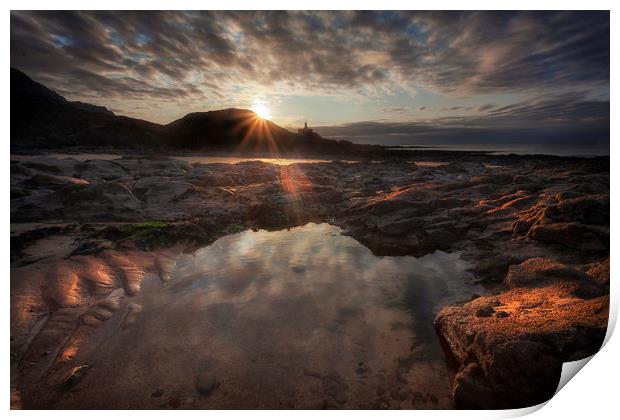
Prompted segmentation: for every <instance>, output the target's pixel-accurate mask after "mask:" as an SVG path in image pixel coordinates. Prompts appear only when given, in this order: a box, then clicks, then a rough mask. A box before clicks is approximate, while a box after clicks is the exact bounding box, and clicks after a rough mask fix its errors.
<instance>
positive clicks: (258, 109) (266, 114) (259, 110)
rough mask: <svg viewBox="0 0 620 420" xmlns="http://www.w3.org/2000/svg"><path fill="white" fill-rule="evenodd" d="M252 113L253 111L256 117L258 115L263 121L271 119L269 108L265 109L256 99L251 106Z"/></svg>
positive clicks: (262, 103) (261, 102) (263, 104)
mask: <svg viewBox="0 0 620 420" xmlns="http://www.w3.org/2000/svg"><path fill="white" fill-rule="evenodd" d="M252 111H254V112H255V113H256V115H258V116H259V117H261V118H262V119H264V120H270V119H271V111H270V110H269V108H267V106H266V105H265V103H264V102H263V101H260V100H258V99H257V100H255V101H254V104H252Z"/></svg>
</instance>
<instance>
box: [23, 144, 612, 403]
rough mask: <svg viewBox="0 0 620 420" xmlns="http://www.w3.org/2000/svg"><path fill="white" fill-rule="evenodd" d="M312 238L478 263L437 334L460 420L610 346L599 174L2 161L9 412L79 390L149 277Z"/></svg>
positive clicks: (514, 160) (391, 164)
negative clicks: (217, 253)
mask: <svg viewBox="0 0 620 420" xmlns="http://www.w3.org/2000/svg"><path fill="white" fill-rule="evenodd" d="M310 221H315V222H328V223H332V224H335V225H337V226H339V227H341V228H342V229H343V230H344V231H345V233H346V234H347V235H350V236H352V237H353V238H355V239H356V240H358V241H359V242H361V243H362V244H364V245H365V246H367V247H368V248H370V249H371V250H372V251H373V253H375V254H376V255H412V256H418V257H419V256H423V255H425V254H428V253H431V252H433V251H436V250H442V251H446V252H457V251H458V252H460V253H462V256H463V258H464V259H466V260H467V261H468V262H469V263H471V265H472V268H471V271H472V273H473V274H474V275H475V276H476V279H477V280H478V281H479V282H480V283H481V284H484V285H485V287H486V290H487V292H486V293H485V294H484V296H472V297H471V300H470V301H468V302H455V303H454V306H449V307H445V308H443V309H442V310H441V311H440V312H439V313H438V314H437V317H436V319H435V326H436V328H437V332H438V334H439V335H440V336H441V337H442V339H443V340H445V343H446V344H447V348H448V349H449V352H450V353H451V354H452V356H454V358H455V359H456V361H457V362H458V365H459V366H460V368H459V369H458V373H457V374H456V377H455V380H454V402H455V404H456V406H457V407H463V408H513V407H523V406H528V405H533V404H537V403H540V402H543V401H545V400H547V399H548V398H550V397H551V396H552V395H553V392H554V391H555V388H556V386H557V383H558V381H559V376H560V370H561V364H562V363H563V362H566V361H571V360H576V359H580V358H583V357H586V356H589V355H591V354H593V353H595V352H596V351H597V350H598V349H599V348H600V346H601V344H602V341H603V338H604V336H605V331H606V327H607V318H608V308H609V160H608V159H603V158H596V159H579V158H565V159H559V158H554V159H546V158H544V157H477V158H476V159H469V160H463V161H457V162H444V164H441V165H435V164H426V163H424V164H415V163H413V162H407V161H397V160H393V161H382V162H371V161H366V162H339V161H333V162H328V163H304V164H292V165H288V166H279V165H274V164H268V163H263V162H258V161H253V162H243V163H238V164H234V165H233V164H219V163H214V164H202V163H194V164H189V163H187V162H185V161H182V160H174V159H168V158H137V157H126V158H122V159H116V160H98V159H94V160H87V161H80V160H77V159H56V158H53V157H45V156H42V157H35V158H32V159H30V160H27V161H12V162H11V385H12V389H13V395H12V400H13V403H14V406H16V407H18V406H24V407H26V408H28V407H39V408H50V407H55V406H56V403H57V401H58V398H59V397H58V395H57V393H59V392H63V390H66V389H68V388H70V387H72V386H74V384H75V383H76V382H79V381H80V378H81V377H82V376H83V375H84V374H86V371H87V368H81V367H80V366H77V367H76V366H73V365H72V364H71V359H72V355H74V354H75V352H77V349H78V348H79V346H80V344H81V343H82V342H83V341H84V340H85V339H86V337H87V336H88V335H89V334H91V333H92V332H93V331H94V330H96V329H97V328H98V327H99V326H100V325H102V323H105V322H106V320H108V319H109V318H111V317H112V315H113V314H114V313H115V312H117V311H123V316H122V319H123V321H122V322H123V325H130V324H131V323H132V319H133V317H135V316H136V314H138V313H139V312H140V308H139V307H137V306H136V305H131V302H127V301H128V300H130V298H131V297H132V296H135V295H138V294H139V293H140V288H141V283H142V280H143V279H144V278H145V277H146V276H147V275H151V274H154V275H156V276H158V277H159V278H160V279H161V280H162V281H163V282H166V281H167V279H168V278H169V275H170V271H171V269H172V265H173V263H174V261H175V259H176V257H177V255H178V254H179V253H181V252H183V251H187V250H191V249H195V248H197V247H199V246H203V245H207V244H209V243H211V242H213V241H214V240H216V239H218V238H220V237H222V236H224V235H227V234H230V233H234V232H239V231H242V230H246V229H282V228H286V227H292V226H298V225H301V224H304V223H307V222H310ZM124 301H125V302H124ZM211 382H213V381H211ZM51 391H53V392H51Z"/></svg>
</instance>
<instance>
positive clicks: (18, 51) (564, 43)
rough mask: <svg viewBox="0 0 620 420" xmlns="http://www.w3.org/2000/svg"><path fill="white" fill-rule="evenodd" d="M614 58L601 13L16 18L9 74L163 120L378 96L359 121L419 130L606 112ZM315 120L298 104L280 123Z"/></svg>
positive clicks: (24, 13)
mask: <svg viewBox="0 0 620 420" xmlns="http://www.w3.org/2000/svg"><path fill="white" fill-rule="evenodd" d="M609 52H610V37H609V12H605V11H603V12H582V11H577V12H392V11H387V12H353V11H344V12H328V11H325V12H303V11H295V12H279V11H272V12H245V11H239V12H226V11H210V12H178V11H175V12H158V11H139V12H128V11H123V12H108V11H102V12H96V11H89V12H77V11H72V12H63V11H55V12H28V11H15V12H12V13H11V65H12V66H14V67H16V68H18V69H20V70H22V71H24V72H26V73H27V74H29V75H30V76H31V77H33V78H34V79H35V80H38V81H40V82H42V83H44V84H46V85H48V86H49V87H51V88H52V89H55V90H57V91H58V92H59V93H61V94H63V95H64V96H66V97H68V98H69V99H71V100H82V101H87V102H93V103H97V104H100V105H105V106H108V107H109V108H111V109H113V110H115V111H117V112H120V113H122V114H126V115H131V116H139V117H142V118H147V119H151V120H155V121H158V122H169V121H170V120H172V119H174V118H178V117H180V116H181V115H183V114H184V113H186V112H190V111H197V110H205V109H214V108H222V107H228V106H239V105H243V104H251V103H252V99H253V98H255V97H257V96H269V97H270V98H272V100H273V101H278V100H283V99H282V98H284V97H286V98H289V99H290V98H291V97H293V96H294V95H297V96H299V97H304V98H319V97H337V98H340V104H346V103H351V104H358V103H360V101H362V102H363V101H370V100H374V101H375V102H376V103H377V104H376V106H375V107H374V108H372V111H368V112H367V113H366V114H364V115H363V117H366V118H369V119H380V118H385V117H386V116H390V115H393V116H394V118H397V119H401V120H402V119H405V118H409V119H411V120H412V121H414V120H415V121H416V123H415V124H413V125H412V126H416V127H418V126H424V124H426V123H425V122H424V121H421V119H426V118H427V117H428V116H429V113H431V112H436V113H437V115H436V117H437V118H439V117H442V118H443V117H446V116H447V115H448V116H449V114H450V113H452V114H454V115H458V116H463V115H464V114H467V115H469V119H470V120H471V121H477V120H476V119H477V118H481V117H485V118H487V120H488V121H487V124H497V123H498V121H503V123H510V121H509V120H510V118H514V117H515V116H518V117H519V118H522V119H528V120H531V121H534V122H536V121H539V120H541V119H544V120H545V121H547V122H549V121H551V120H550V119H549V117H547V116H545V115H546V114H543V115H540V114H538V113H539V112H543V113H546V112H548V111H550V107H554V106H557V107H560V108H559V109H560V110H556V112H557V113H560V114H561V113H563V112H566V109H565V106H566V104H563V103H562V102H555V103H553V104H548V105H544V101H543V102H540V103H539V104H538V105H535V106H534V107H527V106H526V105H520V104H519V103H517V102H519V101H520V102H523V101H525V102H527V103H529V104H530V105H531V104H532V101H533V99H532V98H534V97H544V96H545V95H546V96H548V97H550V98H551V97H556V96H558V95H562V94H565V93H567V92H585V93H586V95H582V96H581V97H580V99H579V101H585V102H583V104H582V105H581V106H583V107H585V108H586V109H585V110H586V111H601V112H603V111H604V110H601V109H599V108H598V107H599V105H595V104H596V103H599V102H602V103H605V101H607V102H608V101H609V70H610V69H609ZM419 93H421V96H417V95H418V94H419ZM485 96H486V97H488V98H487V99H485V98H484V97H485ZM418 97H419V98H422V99H417V98H418ZM429 97H430V98H431V99H432V100H429V101H428V102H424V101H423V99H424V98H427V99H428V98H429ZM414 98H416V99H415V101H414ZM472 98H473V99H472ZM476 98H481V99H480V100H477V99H476ZM510 98H512V99H511V100H509V99H510ZM468 99H471V100H470V103H464V102H463V101H465V102H466V101H467V100H468ZM459 101H460V102H459ZM597 101H598V102H597ZM571 104H572V105H571V106H574V107H577V106H578V105H577V104H575V103H573V102H571ZM286 105H287V106H289V105H290V107H291V108H292V107H294V105H296V103H295V101H293V100H292V99H291V101H290V103H287V104H286ZM520 106H526V108H519V107H520ZM563 106H564V108H562V107H563ZM607 106H608V105H607ZM322 107H323V104H319V105H316V104H315V105H314V110H315V111H316V110H318V111H316V112H315V113H314V114H316V115H321V116H323V115H322V114H320V112H319V111H321V109H322ZM511 107H512V108H511ZM590 107H594V108H590ZM603 107H604V106H603ZM562 109H564V111H562ZM311 111H312V110H311V109H310V106H307V107H306V108H303V107H300V106H297V107H296V108H295V110H294V111H289V114H290V119H289V121H282V123H288V124H297V123H298V122H299V121H303V119H304V117H303V116H304V115H305V116H307V115H308V114H309V113H311ZM327 112H330V115H328V116H331V115H332V114H333V112H331V109H330V111H324V113H327ZM372 112H374V113H375V114H374V115H370V114H371V113H372ZM420 113H421V114H422V116H420V115H418V114H420ZM509 113H512V114H511V115H512V116H511V117H510V118H509V117H508V114H509ZM280 115H282V113H280ZM342 115H343V116H342V119H341V120H340V122H346V121H354V120H355V118H357V119H359V118H360V117H359V116H357V115H356V116H351V115H349V114H347V113H346V112H342ZM288 116H289V115H286V117H288ZM315 119H320V118H318V117H315ZM293 120H294V121H293ZM327 120H330V121H333V118H332V119H328V118H324V121H327ZM438 123H439V120H437V121H435V122H434V124H438ZM453 123H454V122H453V121H444V122H443V124H453ZM462 123H465V122H462ZM410 125H411V124H410Z"/></svg>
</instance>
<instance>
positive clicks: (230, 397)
mask: <svg viewBox="0 0 620 420" xmlns="http://www.w3.org/2000/svg"><path fill="white" fill-rule="evenodd" d="M467 268H468V265H467V264H466V263H465V262H464V261H463V260H461V259H460V258H459V256H458V254H447V253H444V252H435V253H433V254H429V255H426V256H424V257H422V258H417V259H416V258H413V257H376V256H374V255H373V254H372V253H371V252H370V250H368V249H367V248H366V247H364V246H363V245H361V244H360V243H359V242H357V241H356V240H354V239H352V238H350V237H347V236H344V235H342V234H341V230H340V229H339V228H337V227H335V226H331V225H329V224H325V223H324V224H313V223H310V224H307V225H305V226H301V227H297V228H292V229H290V230H283V231H274V232H268V231H264V230H260V231H246V232H242V233H239V234H234V235H230V236H227V237H224V238H221V239H219V240H217V241H216V242H214V243H213V244H212V245H211V246H207V247H204V248H202V249H199V250H197V251H195V252H193V253H191V254H181V256H179V257H178V259H177V261H176V267H175V268H174V271H173V273H172V277H171V280H170V281H169V282H168V283H167V284H162V283H161V281H159V279H158V278H155V277H152V278H151V277H149V278H148V279H147V280H145V282H144V283H143V288H142V292H141V293H140V295H139V296H137V297H136V298H134V300H133V302H134V303H138V304H140V305H141V306H142V308H143V309H142V311H141V312H140V313H139V314H138V317H137V319H136V322H135V323H134V324H133V325H131V326H130V327H128V328H125V329H123V330H122V331H112V330H109V329H110V328H112V327H111V326H110V325H106V326H104V327H102V328H101V331H98V332H96V333H95V334H94V335H93V337H92V339H90V340H89V341H90V343H89V344H88V345H85V346H83V350H84V352H83V353H82V357H84V361H88V362H89V363H90V364H92V366H93V368H92V375H91V374H89V375H90V376H91V378H92V377H96V378H97V381H96V384H93V385H92V386H84V387H83V388H82V389H81V390H77V391H76V392H75V393H74V394H75V396H73V397H71V398H75V399H76V401H82V402H83V401H89V406H90V407H93V406H106V407H122V406H123V404H122V402H123V401H126V402H127V404H129V405H131V406H133V407H134V408H138V407H146V408H148V407H152V406H153V404H156V403H158V402H159V403H161V404H166V401H167V399H169V398H177V400H175V402H178V403H179V404H181V408H332V407H333V408H336V407H337V408H381V407H383V408H449V407H450V406H451V404H452V402H451V398H450V386H451V382H452V379H453V375H454V372H453V371H452V369H451V367H450V366H449V363H448V362H447V360H446V356H445V353H444V352H443V350H442V348H441V345H440V343H439V340H438V338H437V336H436V334H435V331H434V329H433V318H434V315H435V313H436V311H437V309H438V308H440V307H441V306H442V305H443V304H445V303H449V302H453V301H456V300H459V299H461V298H466V297H468V296H470V295H471V294H472V293H474V292H476V291H477V289H476V286H473V285H472V284H471V280H472V279H471V276H470V275H469V274H468V272H467V271H466V270H467ZM109 324H112V323H109ZM106 328H108V331H107V332H106V331H105V329H106ZM85 344H86V343H85ZM200 375H203V377H204V375H207V377H208V378H211V380H216V381H217V383H218V384H219V385H218V387H217V389H215V391H213V392H212V393H211V394H210V395H209V396H204V395H200V394H199V393H198V392H197V390H196V388H195V386H196V384H197V383H198V382H197V381H199V379H198V378H199V376H200ZM213 378H215V379H213ZM154 390H162V391H164V395H163V396H161V397H157V398H152V397H149V395H150V393H151V392H154ZM136 396H137V397H139V398H136Z"/></svg>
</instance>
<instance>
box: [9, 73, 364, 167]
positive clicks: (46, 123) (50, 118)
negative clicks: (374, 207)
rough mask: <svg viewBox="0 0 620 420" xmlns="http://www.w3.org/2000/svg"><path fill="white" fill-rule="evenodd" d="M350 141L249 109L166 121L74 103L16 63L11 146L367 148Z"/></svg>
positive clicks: (236, 149) (301, 150) (16, 149)
mask: <svg viewBox="0 0 620 420" xmlns="http://www.w3.org/2000/svg"><path fill="white" fill-rule="evenodd" d="M368 147H369V146H358V145H355V144H353V143H351V142H348V141H337V140H329V139H324V138H323V137H321V136H320V135H318V134H316V133H312V134H308V135H298V134H296V133H292V132H290V131H288V130H286V129H284V128H282V127H280V126H278V125H277V124H275V123H274V122H272V121H268V120H264V119H262V118H260V117H258V116H257V115H256V114H255V113H254V112H252V111H250V110H247V109H236V108H230V109H224V110H218V111H209V112H194V113H190V114H187V115H186V116H184V117H182V118H180V119H178V120H176V121H173V122H171V123H170V124H167V125H161V124H156V123H152V122H149V121H144V120H140V119H136V118H130V117H124V116H119V115H115V114H114V113H113V112H112V111H110V110H108V109H106V108H105V107H102V106H97V105H92V104H88V103H84V102H71V101H68V100H67V99H65V98H64V97H62V96H61V95H59V94H58V93H56V92H54V91H53V90H51V89H48V88H47V87H45V86H43V85H42V84H40V83H37V82H36V81H34V80H32V79H31V78H30V77H28V76H27V75H26V74H24V73H22V72H21V71H19V70H17V69H14V68H11V151H12V152H19V151H33V150H44V149H55V150H58V149H76V148H79V149H106V148H108V149H113V148H116V149H123V150H136V151H141V152H144V151H154V152H156V151H157V152H162V151H166V150H171V151H173V150H187V151H196V152H212V151H218V152H238V153H263V154H287V155H290V154H301V153H304V154H341V153H350V152H353V151H355V150H358V149H359V150H362V149H363V150H367V149H368Z"/></svg>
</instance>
